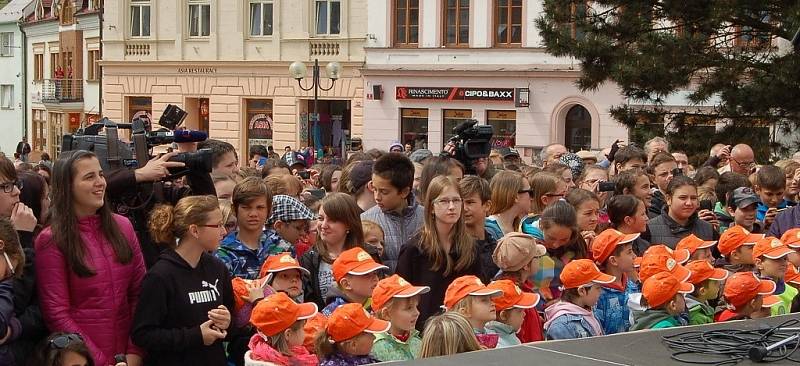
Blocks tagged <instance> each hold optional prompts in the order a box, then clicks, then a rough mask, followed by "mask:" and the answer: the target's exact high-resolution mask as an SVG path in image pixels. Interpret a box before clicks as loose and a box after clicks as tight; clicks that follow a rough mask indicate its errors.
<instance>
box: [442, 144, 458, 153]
mask: <svg viewBox="0 0 800 366" xmlns="http://www.w3.org/2000/svg"><path fill="white" fill-rule="evenodd" d="M442 152H443V153H447V154H448V155H450V156H456V144H455V143H454V142H452V141H448V142H447V145H444V149H442Z"/></svg>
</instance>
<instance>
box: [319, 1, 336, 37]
mask: <svg viewBox="0 0 800 366" xmlns="http://www.w3.org/2000/svg"><path fill="white" fill-rule="evenodd" d="M316 5H317V6H316V12H315V14H316V27H317V34H321V35H326V34H339V32H340V31H341V25H342V23H341V22H342V3H341V2H340V1H339V0H317V2H316Z"/></svg>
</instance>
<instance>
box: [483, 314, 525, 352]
mask: <svg viewBox="0 0 800 366" xmlns="http://www.w3.org/2000/svg"><path fill="white" fill-rule="evenodd" d="M486 333H489V334H497V335H498V336H499V338H498V340H497V348H503V347H511V346H517V345H520V344H522V342H520V340H519V337H517V332H516V331H514V329H513V328H511V326H510V325H508V324H505V323H502V322H499V321H490V322H488V323H486Z"/></svg>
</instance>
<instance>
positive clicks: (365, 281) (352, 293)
mask: <svg viewBox="0 0 800 366" xmlns="http://www.w3.org/2000/svg"><path fill="white" fill-rule="evenodd" d="M382 269H383V270H388V269H389V267H387V266H384V265H382V264H379V263H377V262H375V260H374V259H372V256H371V255H370V254H369V253H367V251H365V250H364V249H363V248H360V247H355V248H352V249H348V250H345V251H344V252H342V254H340V255H339V256H338V257H336V260H334V261H333V265H332V270H333V279H334V280H335V281H336V284H337V285H338V286H334V287H333V288H332V289H331V290H330V291H329V292H328V294H327V297H328V298H327V299H326V303H327V304H328V305H327V306H325V308H324V309H322V314H324V315H325V316H330V315H331V314H332V313H333V311H334V310H336V308H338V307H339V306H342V305H344V304H347V303H357V304H362V305H363V306H364V308H366V309H368V310H369V309H370V308H371V307H372V305H371V303H370V298H371V297H372V290H374V289H375V286H377V285H378V280H379V277H378V271H379V270H382Z"/></svg>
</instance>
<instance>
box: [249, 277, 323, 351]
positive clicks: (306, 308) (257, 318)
mask: <svg viewBox="0 0 800 366" xmlns="http://www.w3.org/2000/svg"><path fill="white" fill-rule="evenodd" d="M315 314H317V304H314V303H313V302H309V303H302V304H297V303H295V302H294V301H292V299H291V298H289V296H288V295H286V294H285V293H283V292H279V293H277V294H274V295H271V296H269V297H267V298H266V299H264V300H262V301H260V302H259V303H258V304H256V306H255V307H254V308H253V313H252V315H251V316H250V323H251V324H253V326H254V327H256V329H257V330H258V333H257V334H255V335H253V337H252V338H250V344H249V347H250V351H249V352H247V353H246V354H245V365H248V364H253V365H255V364H256V363H255V362H253V361H264V362H270V363H271V364H275V365H286V366H289V365H292V366H306V365H307V366H312V365H316V364H317V363H318V362H319V360H318V359H317V356H315V355H313V354H310V353H309V352H308V350H306V349H305V348H304V347H303V339H304V338H305V332H304V331H303V325H304V324H305V321H306V319H309V318H311V317H313V316H314V315H315Z"/></svg>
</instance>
